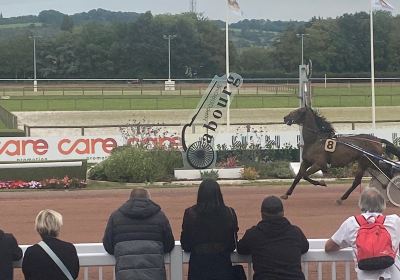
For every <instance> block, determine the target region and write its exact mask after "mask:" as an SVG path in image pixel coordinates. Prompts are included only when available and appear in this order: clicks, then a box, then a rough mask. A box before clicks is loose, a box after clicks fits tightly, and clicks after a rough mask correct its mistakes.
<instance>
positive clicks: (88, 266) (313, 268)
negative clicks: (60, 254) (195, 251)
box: [15, 239, 354, 280]
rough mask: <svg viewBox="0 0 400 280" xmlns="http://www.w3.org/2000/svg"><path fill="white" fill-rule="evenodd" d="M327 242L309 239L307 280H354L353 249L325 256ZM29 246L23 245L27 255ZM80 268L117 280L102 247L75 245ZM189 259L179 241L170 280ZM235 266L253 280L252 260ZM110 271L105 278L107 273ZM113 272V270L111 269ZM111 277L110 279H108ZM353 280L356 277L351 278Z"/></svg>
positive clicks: (169, 261) (235, 258)
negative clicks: (242, 266) (243, 267)
mask: <svg viewBox="0 0 400 280" xmlns="http://www.w3.org/2000/svg"><path fill="white" fill-rule="evenodd" d="M325 241H326V240H325V239H310V240H309V243H310V250H309V251H308V253H306V254H304V255H303V256H302V268H303V272H304V274H305V276H306V279H307V280H314V279H315V280H317V279H318V280H322V279H332V280H336V279H345V280H350V279H352V278H354V272H352V269H353V268H354V265H353V257H352V251H351V249H350V248H348V249H343V250H340V251H338V252H335V253H329V254H327V253H325V251H324V249H323V248H324V244H325ZM27 247H28V245H22V246H21V248H22V249H23V251H24V252H25V250H26V248H27ZM75 247H76V249H77V252H78V256H79V263H80V266H81V268H82V269H81V276H80V277H79V278H78V279H84V280H89V279H99V280H103V279H115V275H114V273H113V272H110V267H111V269H112V267H113V266H114V265H115V259H114V257H113V256H110V255H109V254H108V253H107V252H106V251H105V250H104V248H103V245H102V244H101V243H84V244H75ZM189 257H190V255H189V254H188V253H185V252H183V251H182V247H181V246H180V243H179V242H178V241H176V242H175V248H174V249H173V250H172V252H171V253H170V254H167V255H166V256H165V264H166V266H167V278H168V279H170V280H181V279H182V280H183V279H186V275H185V273H184V271H185V270H184V265H187V264H188V263H189ZM231 259H232V262H233V263H241V264H244V266H245V267H246V268H247V279H252V274H253V269H252V262H251V257H250V256H244V255H239V254H237V253H236V252H235V253H232V255H231ZM15 267H16V268H20V267H21V261H20V262H16V263H15ZM106 270H107V271H108V274H111V275H109V276H108V275H106V273H105V271H106ZM112 270H113V269H112ZM107 276H108V277H107ZM352 276H353V277H352Z"/></svg>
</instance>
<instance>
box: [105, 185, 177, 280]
mask: <svg viewBox="0 0 400 280" xmlns="http://www.w3.org/2000/svg"><path fill="white" fill-rule="evenodd" d="M103 245H104V249H105V250H106V251H107V252H108V253H109V254H111V255H114V256H115V259H116V265H115V275H116V280H130V279H141V280H147V279H149V280H164V279H166V274H165V266H164V254H165V253H169V252H171V250H172V249H173V248H174V245H175V240H174V236H173V234H172V230H171V226H170V224H169V221H168V219H167V217H166V216H165V214H164V213H163V212H162V211H161V208H160V206H159V205H157V204H156V203H154V202H153V201H152V200H151V199H150V194H149V192H148V191H147V190H146V189H143V188H136V189H133V190H132V192H131V196H130V199H129V200H128V201H127V202H125V203H124V204H123V205H122V206H121V207H120V208H119V209H118V210H116V211H115V212H114V213H112V214H111V216H110V218H109V220H108V224H107V227H106V230H105V233H104V238H103Z"/></svg>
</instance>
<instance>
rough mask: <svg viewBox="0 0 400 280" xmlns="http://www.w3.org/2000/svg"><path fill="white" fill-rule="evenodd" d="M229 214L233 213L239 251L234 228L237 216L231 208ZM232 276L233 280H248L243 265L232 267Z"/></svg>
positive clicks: (234, 238)
mask: <svg viewBox="0 0 400 280" xmlns="http://www.w3.org/2000/svg"><path fill="white" fill-rule="evenodd" d="M228 208H229V212H230V213H231V216H232V224H233V227H232V228H233V240H235V250H237V239H238V236H237V232H236V231H235V227H234V222H235V216H234V215H233V212H232V209H231V208H230V207H228ZM232 276H233V280H247V276H246V272H244V267H243V265H241V264H235V265H232Z"/></svg>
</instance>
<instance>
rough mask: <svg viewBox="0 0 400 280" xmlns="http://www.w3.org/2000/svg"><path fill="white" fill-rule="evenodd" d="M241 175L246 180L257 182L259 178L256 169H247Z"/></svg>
mask: <svg viewBox="0 0 400 280" xmlns="http://www.w3.org/2000/svg"><path fill="white" fill-rule="evenodd" d="M241 175H242V178H243V179H245V180H255V179H257V178H258V177H259V175H258V172H257V170H256V169H255V168H254V167H245V168H244V169H243V171H242V172H241Z"/></svg>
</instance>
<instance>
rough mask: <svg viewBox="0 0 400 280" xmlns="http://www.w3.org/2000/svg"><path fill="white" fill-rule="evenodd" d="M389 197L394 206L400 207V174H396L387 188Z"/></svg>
mask: <svg viewBox="0 0 400 280" xmlns="http://www.w3.org/2000/svg"><path fill="white" fill-rule="evenodd" d="M387 195H388V198H389V200H390V202H391V203H393V205H395V206H397V207H400V174H396V175H395V176H393V178H392V179H391V180H390V182H389V185H388V186H387Z"/></svg>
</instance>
